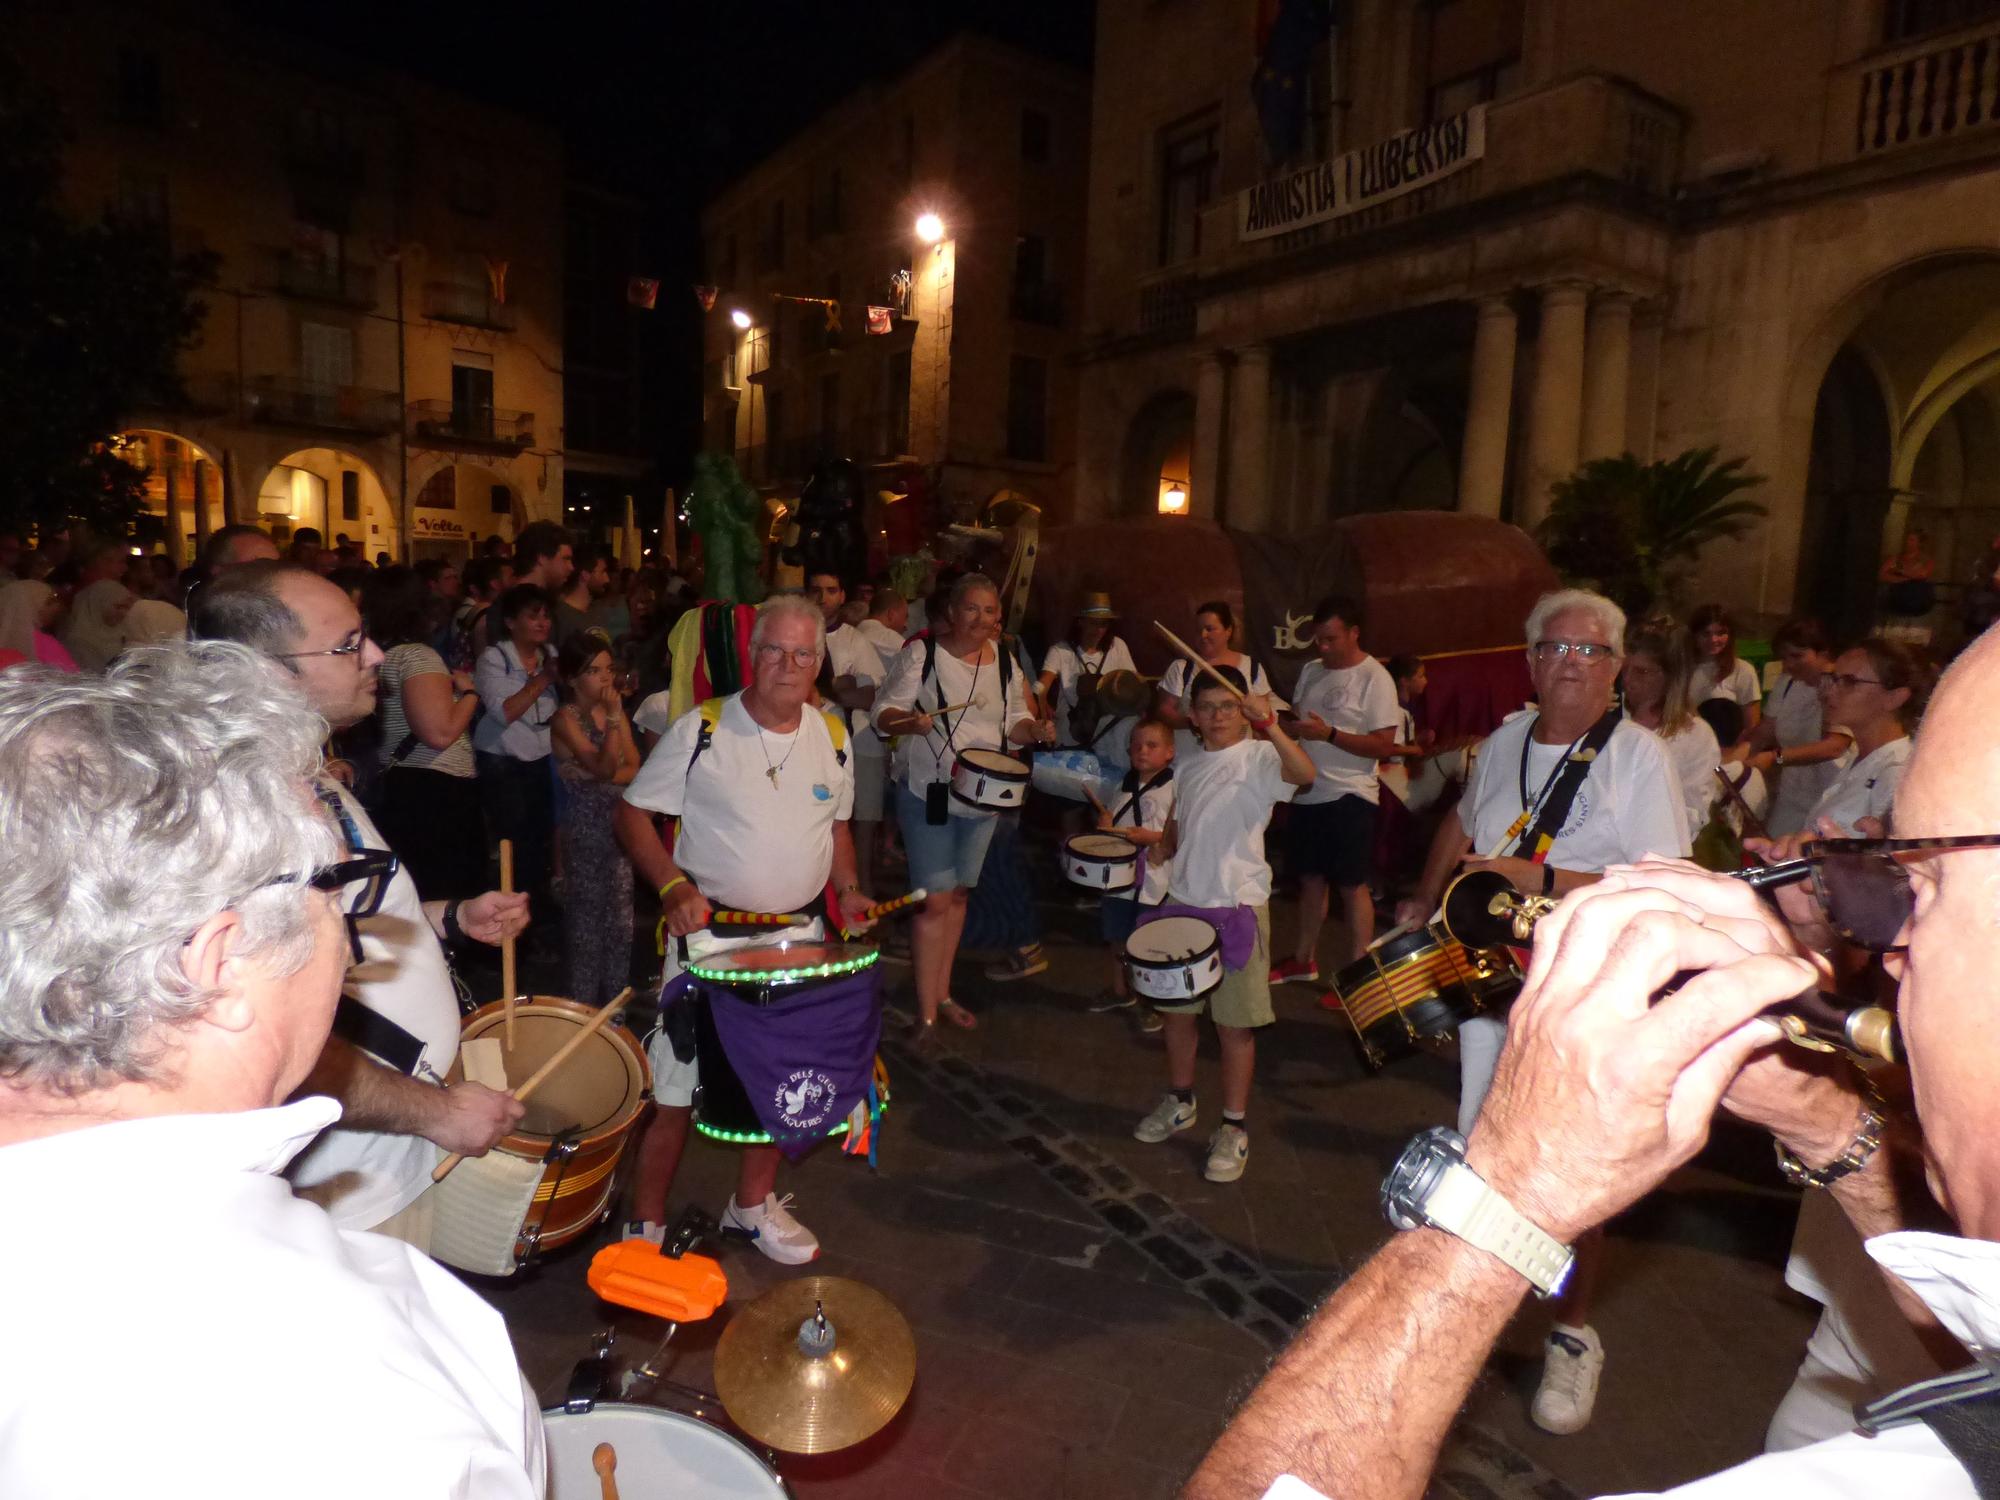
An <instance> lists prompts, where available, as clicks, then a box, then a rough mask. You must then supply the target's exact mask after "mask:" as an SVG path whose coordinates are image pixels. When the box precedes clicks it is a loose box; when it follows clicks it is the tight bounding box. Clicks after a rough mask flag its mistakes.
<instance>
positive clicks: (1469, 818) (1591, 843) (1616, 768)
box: [1396, 589, 1688, 1433]
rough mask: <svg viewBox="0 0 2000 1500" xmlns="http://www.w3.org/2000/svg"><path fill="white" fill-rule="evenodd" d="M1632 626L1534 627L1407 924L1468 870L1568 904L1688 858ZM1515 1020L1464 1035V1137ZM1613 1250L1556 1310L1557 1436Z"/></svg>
mask: <svg viewBox="0 0 2000 1500" xmlns="http://www.w3.org/2000/svg"><path fill="white" fill-rule="evenodd" d="M1624 641H1625V612H1624V611H1623V610H1621V609H1620V608H1619V607H1618V606H1617V605H1616V604H1614V603H1612V602H1611V601H1610V600H1609V599H1606V598H1605V597H1604V596H1603V595H1602V594H1593V593H1590V592H1588V591H1586V590H1583V589H1561V590H1558V591H1556V592H1554V593H1550V594H1544V595H1543V596H1542V597H1541V598H1540V599H1538V600H1536V601H1535V607H1534V609H1533V610H1531V611H1530V612H1529V614H1528V621H1527V643H1528V672H1529V675H1530V676H1531V677H1532V678H1533V680H1534V684H1535V700H1536V701H1535V703H1534V705H1533V706H1532V707H1529V708H1525V709H1523V710H1521V712H1519V713H1517V714H1514V715H1512V716H1511V717H1509V718H1508V719H1507V720H1506V721H1505V722H1503V723H1502V724H1501V725H1500V727H1499V728H1498V729H1496V730H1494V732H1493V733H1492V735H1491V736H1489V737H1488V739H1487V741H1486V743H1485V745H1484V746H1483V747H1482V748H1481V750H1480V753H1479V762H1478V765H1477V767H1476V768H1475V770H1474V771H1473V774H1472V780H1471V782H1470V783H1469V784H1468V785H1467V787H1466V789H1465V795H1464V796H1463V797H1462V798H1461V799H1460V800H1459V804H1458V815H1457V816H1456V817H1447V818H1446V819H1445V820H1444V821H1443V823H1441V824H1440V825H1439V826H1438V831H1437V837H1436V838H1435V839H1434V840H1433V841H1432V844H1431V850H1430V857H1429V858H1428V859H1427V860H1426V861H1425V862H1424V873H1423V880H1422V883H1421V885H1420V886H1419V888H1418V891H1417V894H1416V895H1415V896H1414V897H1413V898H1412V899H1410V900H1408V901H1404V902H1403V903H1401V904H1400V905H1399V906H1398V907H1397V909H1396V919H1397V921H1398V922H1406V921H1418V922H1422V921H1427V920H1429V918H1430V915H1431V913H1432V912H1434V911H1435V910H1436V909H1437V906H1438V903H1439V901H1440V900H1442V899H1443V896H1444V892H1445V887H1446V886H1447V884H1448V883H1449V882H1450V880H1451V877H1452V876H1453V875H1454V874H1456V873H1458V872H1459V871H1460V870H1461V869H1480V868H1484V869H1491V870H1495V871H1498V872H1499V873H1500V874H1502V875H1504V876H1506V877H1507V879H1508V880H1510V881H1512V882H1513V883H1514V885H1515V886H1517V887H1518V888H1519V889H1521V890H1523V891H1526V892H1529V893H1531V894H1540V895H1559V894H1564V893H1567V892H1569V891H1573V890H1577V889H1580V888H1581V887H1583V886H1585V885H1588V884H1590V883H1591V882H1593V881H1595V880H1596V879H1597V878H1598V876H1599V875H1600V874H1601V873H1602V871H1603V870H1604V868H1605V867H1606V866H1607V865H1612V864H1620V863H1624V864H1629V863H1631V862H1633V861H1634V860H1640V859H1644V858H1645V857H1646V856H1648V855H1651V854H1665V855H1685V854H1686V853H1687V852H1688V832H1687V820H1686V818H1685V817H1684V816H1683V814H1682V810H1681V794H1680V789H1679V783H1678V782H1677V781H1676V780H1675V779H1674V773H1673V769H1672V766H1671V764H1670V763H1669V762H1668V760H1667V753H1666V749H1665V747H1664V746H1663V745H1662V744H1661V743H1660V740H1659V737H1658V736H1657V735H1655V734H1654V733H1653V732H1652V731H1651V730H1649V729H1644V728H1641V727H1640V726H1639V725H1638V724H1635V723H1633V722H1632V721H1631V720H1630V719H1627V718H1625V717H1624V716H1623V715H1622V714H1621V713H1620V712H1619V710H1618V705H1617V702H1616V700H1615V697H1614V692H1613V690H1614V689H1615V688H1616V686H1617V683H1618V668H1619V663H1620V662H1621V661H1622V660H1623V659H1624ZM1506 1034H1507V1022H1506V1020H1505V1019H1504V1018H1501V1017H1493V1016H1475V1017H1473V1018H1472V1019H1470V1020H1468V1021H1466V1022H1465V1023H1464V1024H1463V1025H1461V1026H1460V1027H1459V1031H1458V1058H1459V1101H1458V1133H1459V1134H1460V1135H1461V1136H1463V1135H1469V1134H1471V1132H1472V1124H1473V1121H1474V1120H1476V1119H1478V1117H1479V1107H1480V1104H1481V1102H1482V1101H1483V1100H1484V1099H1485V1098H1486V1090H1487V1088H1488V1086H1489V1085H1491V1083H1492V1081H1493V1068H1494V1063H1495V1061H1496V1060H1497V1059H1498V1057H1499V1055H1500V1045H1501V1043H1502V1041H1503V1040H1504V1039H1505V1037H1506ZM1602 1249H1603V1238H1602V1236H1601V1235H1597V1234H1593V1235H1591V1236H1590V1237H1589V1238H1587V1239H1586V1240H1585V1241H1584V1242H1583V1243H1582V1244H1581V1245H1579V1246H1578V1247H1577V1268H1576V1271H1575V1273H1574V1274H1573V1275H1572V1276H1571V1277H1570V1282H1569V1287H1568V1290H1567V1291H1566V1293H1565V1295H1564V1297H1563V1299H1562V1300H1561V1301H1560V1302H1559V1303H1558V1304H1557V1306H1556V1321H1555V1326H1554V1327H1553V1328H1552V1329H1551V1330H1550V1332H1549V1336H1548V1341H1547V1343H1546V1344H1545V1345H1544V1346H1543V1349H1544V1353H1543V1363H1542V1379H1541V1384H1540V1386H1539V1388H1538V1389H1537V1390H1536V1392H1535V1399H1534V1403H1533V1406H1532V1407H1531V1409H1530V1410H1531V1415H1532V1416H1533V1417H1534V1420H1535V1423H1536V1425H1537V1426H1539V1427H1542V1428H1544V1429H1546V1430H1547V1431H1550V1432H1557V1433H1569V1432H1578V1431H1581V1430H1582V1429H1583V1427H1584V1426H1585V1425H1586V1424H1588V1423H1589V1421H1590V1414H1591V1410H1592V1408H1593V1407H1594V1406H1595V1404H1596V1401H1597V1382H1598V1377H1599V1375H1600V1374H1601V1372H1602V1371H1603V1368H1604V1345H1603V1343H1602V1341H1601V1340H1600V1339H1599V1338H1598V1335H1597V1331H1596V1330H1595V1329H1593V1328H1592V1327H1591V1326H1590V1324H1589V1322H1588V1319H1589V1316H1590V1297H1591V1293H1592V1291H1593V1289H1594V1288H1593V1284H1594V1282H1595V1280H1596V1272H1597V1266H1598V1262H1599V1259H1600V1256H1601V1253H1602Z"/></svg>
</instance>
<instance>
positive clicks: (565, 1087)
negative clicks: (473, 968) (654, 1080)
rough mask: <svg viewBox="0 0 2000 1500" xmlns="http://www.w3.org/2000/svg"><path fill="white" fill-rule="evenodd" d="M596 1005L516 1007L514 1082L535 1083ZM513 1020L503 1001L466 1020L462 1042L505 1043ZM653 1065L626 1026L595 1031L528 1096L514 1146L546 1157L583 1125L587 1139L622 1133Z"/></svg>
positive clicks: (554, 1002)
mask: <svg viewBox="0 0 2000 1500" xmlns="http://www.w3.org/2000/svg"><path fill="white" fill-rule="evenodd" d="M591 1015H592V1011H591V1009H590V1007H588V1006H585V1005H578V1004H577V1003H576V1002H575V1001H573V1000H559V999H556V998H555V997H553V996H548V995H537V996H536V997H535V998H534V999H533V1000H531V1001H529V1002H528V1003H527V1004H526V1005H517V1006H516V1007H515V1008H514V1045H513V1046H512V1047H510V1048H507V1050H506V1052H505V1054H504V1056H505V1060H506V1063H507V1078H508V1081H509V1082H510V1083H515V1084H521V1083H525V1082H527V1080H528V1075H529V1074H531V1073H533V1072H534V1071H535V1069H537V1068H539V1067H540V1066H541V1065H542V1064H543V1063H545V1062H547V1061H548V1060H549V1059H550V1058H552V1057H554V1056H555V1055H556V1053H557V1052H558V1051H560V1050H561V1048H562V1047H563V1045H564V1044H565V1043H567V1042H568V1041H569V1040H570V1039H571V1038H572V1037H574V1036H575V1035H576V1033H577V1031H578V1030H579V1029H580V1028H581V1027H583V1026H584V1025H585V1024H586V1023H587V1022H588V1021H589V1020H590V1018H591ZM506 1035H507V1029H506V1020H505V1017H504V1015H503V1013H502V1007H501V1005H500V1003H499V1002H498V1001H495V1002H494V1003H493V1004H491V1005H486V1006H482V1007H480V1009H478V1010H476V1011H474V1012H473V1013H472V1015H471V1016H469V1017H468V1018H467V1019H466V1022H465V1028H464V1031H463V1032H462V1033H461V1037H462V1039H463V1040H466V1041H470V1040H471V1039H472V1038H473V1037H478V1036H490V1037H493V1038H495V1039H497V1040H499V1041H500V1042H501V1043H502V1045H503V1046H504V1045H505V1041H506ZM646 1083H647V1079H646V1062H645V1058H644V1056H643V1055H642V1054H641V1053H640V1051H639V1044H638V1042H637V1041H636V1040H634V1039H633V1036H632V1034H631V1033H630V1032H628V1031H626V1030H624V1029H623V1028H622V1027H617V1026H607V1027H605V1028H603V1029H602V1030H600V1031H599V1032H597V1033H596V1035H594V1036H592V1037H591V1038H590V1039H589V1040H588V1041H586V1042H585V1043H584V1044H583V1045H582V1046H581V1047H579V1048H578V1049H577V1050H576V1051H575V1052H574V1053H572V1054H571V1056H570V1059H569V1061H568V1062H566V1063H564V1064H563V1065H562V1066H561V1067H560V1068H558V1069H557V1070H556V1071H555V1072H554V1073H553V1074H551V1075H550V1076H549V1078H548V1080H547V1081H546V1082H545V1083H543V1084H542V1086H541V1087H540V1088H538V1089H537V1090H536V1091H535V1093H534V1096H533V1097H532V1098H530V1099H529V1100H528V1105H527V1113H526V1114H524V1115H523V1116H522V1117H521V1123H520V1124H518V1125H516V1126H515V1127H514V1129H513V1130H512V1131H511V1132H510V1133H509V1134H508V1136H507V1141H508V1142H511V1143H516V1144H514V1146H513V1148H512V1149H515V1150H518V1151H520V1152H521V1153H523V1154H531V1155H536V1156H539V1155H540V1154H541V1153H542V1151H543V1149H544V1148H546V1146H547V1145H548V1142H549V1140H550V1139H551V1138H553V1137H554V1136H557V1135H560V1134H561V1133H562V1132H564V1131H566V1130H581V1131H582V1132H583V1134H584V1138H585V1139H586V1140H588V1139H590V1138H591V1137H594V1136H598V1135H601V1134H605V1133H607V1132H611V1131H615V1130H617V1129H618V1128H619V1127H620V1126H621V1125H623V1124H625V1123H626V1122H627V1121H629V1120H630V1119H631V1118H632V1117H633V1116H634V1115H636V1114H638V1112H639V1110H640V1107H641V1106H642V1105H643V1104H644V1103H645V1097H646Z"/></svg>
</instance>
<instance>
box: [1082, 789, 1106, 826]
mask: <svg viewBox="0 0 2000 1500" xmlns="http://www.w3.org/2000/svg"><path fill="white" fill-rule="evenodd" d="M1083 795H1084V796H1086V797H1088V798H1089V799H1090V805H1091V806H1092V807H1094V808H1096V809H1097V815H1098V816H1099V817H1100V818H1101V817H1103V816H1104V804H1103V803H1102V802H1099V801H1098V800H1097V793H1095V792H1093V791H1092V790H1091V789H1090V787H1089V786H1088V785H1086V786H1085V787H1084V789H1083Z"/></svg>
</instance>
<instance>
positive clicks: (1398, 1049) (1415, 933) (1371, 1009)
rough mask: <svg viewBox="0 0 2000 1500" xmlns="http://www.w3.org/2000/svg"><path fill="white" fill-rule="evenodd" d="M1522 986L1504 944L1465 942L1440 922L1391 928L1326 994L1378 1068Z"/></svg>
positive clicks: (1365, 1055) (1437, 1038)
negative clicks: (1474, 945)
mask: <svg viewBox="0 0 2000 1500" xmlns="http://www.w3.org/2000/svg"><path fill="white" fill-rule="evenodd" d="M1520 989H1521V966H1520V965H1519V964H1518V963H1516V962H1515V961H1514V955H1513V954H1512V953H1510V952H1508V951H1507V950H1506V949H1505V948H1468V947H1466V946H1465V944H1463V943H1461V942H1459V941H1458V939H1456V938H1454V937H1452V936H1451V935H1450V934H1449V933H1447V932H1446V931H1445V930H1444V927H1443V924H1441V923H1433V924H1431V925H1430V926H1428V927H1416V928H1412V929H1411V930H1409V931H1407V932H1400V933H1391V934H1389V936H1388V937H1386V938H1384V939H1383V940H1382V941H1381V942H1379V943H1377V944H1375V946H1374V947H1372V948H1370V949H1369V950H1368V951H1367V952H1366V953H1364V954H1362V955H1361V957H1359V958H1357V959H1356V960H1354V962H1353V963H1351V964H1348V965H1346V966H1345V967H1343V968H1341V969H1340V970H1339V971H1337V972H1336V973H1335V974H1334V976H1333V992H1332V994H1331V996H1330V997H1329V998H1330V999H1332V1000H1335V1001H1337V1002H1338V1003H1339V1007H1340V1010H1341V1013H1342V1014H1343V1015H1345V1016H1346V1017H1347V1019H1348V1022H1349V1024H1350V1025H1352V1026H1353V1028H1354V1035H1355V1039H1356V1040H1357V1041H1358V1042H1359V1043H1360V1046H1361V1056H1362V1059H1363V1060H1364V1061H1365V1062H1366V1063H1367V1064H1368V1066H1369V1067H1371V1068H1380V1067H1382V1066H1384V1065H1385V1064H1387V1063H1390V1062H1393V1061H1395V1060H1396V1059H1398V1058H1403V1057H1408V1056H1410V1055H1411V1054H1412V1053H1414V1052H1417V1051H1418V1050H1420V1049H1421V1048H1422V1047H1424V1046H1425V1045H1427V1044H1431V1043H1436V1042H1440V1041H1442V1040H1444V1039H1445V1038H1447V1037H1450V1036H1452V1035H1454V1034H1455V1033H1456V1032H1457V1031H1458V1028H1459V1026H1460V1025H1461V1024H1462V1023H1463V1022H1465V1021H1467V1020H1469V1019H1471V1018H1472V1017H1473V1016H1476V1015H1478V1014H1480V1013H1481V1012H1482V1011H1487V1010H1494V1009H1498V1008H1499V1007H1501V1006H1504V1005H1506V1004H1507V1003H1508V1002H1509V1001H1510V1000H1512V999H1513V998H1514V996H1515V995H1516V994H1518V993H1519V992H1520Z"/></svg>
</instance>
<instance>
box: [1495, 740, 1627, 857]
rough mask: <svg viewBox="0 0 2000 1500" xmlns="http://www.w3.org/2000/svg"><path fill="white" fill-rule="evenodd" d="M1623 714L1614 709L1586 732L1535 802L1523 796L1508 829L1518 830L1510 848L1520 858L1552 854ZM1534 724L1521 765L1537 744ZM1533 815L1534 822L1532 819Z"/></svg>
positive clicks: (1513, 832)
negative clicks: (1512, 846) (1585, 784)
mask: <svg viewBox="0 0 2000 1500" xmlns="http://www.w3.org/2000/svg"><path fill="white" fill-rule="evenodd" d="M1623 717H1624V715H1623V714H1622V713H1620V712H1619V710H1618V709H1616V708H1612V709H1611V710H1609V711H1608V712H1607V713H1606V714H1605V715H1604V717H1603V718H1601V719H1599V720H1598V721H1597V722H1596V723H1595V724H1593V725H1591V726H1590V728H1588V729H1586V730H1585V731H1584V732H1583V738H1582V739H1580V740H1578V741H1577V742H1576V744H1575V745H1574V746H1573V747H1571V749H1570V752H1569V754H1568V755H1566V756H1564V757H1563V761H1562V764H1561V765H1559V766H1557V767H1556V770H1555V773H1554V775H1552V776H1551V777H1550V778H1549V780H1548V782H1547V784H1546V785H1544V786H1543V788H1542V795H1541V796H1540V797H1538V798H1536V799H1535V800H1534V801H1533V802H1528V801H1527V799H1526V798H1525V797H1524V798H1523V799H1522V804H1523V805H1522V808H1521V816H1520V817H1519V818H1517V819H1515V821H1514V826H1513V827H1512V828H1509V829H1508V830H1507V832H1508V833H1509V834H1515V833H1519V834H1520V838H1519V840H1518V841H1517V842H1516V843H1515V845H1514V848H1513V850H1512V851H1511V852H1512V853H1513V855H1514V857H1515V858H1517V859H1531V860H1533V861H1534V862H1535V863H1536V864H1540V863H1542V861H1544V860H1546V859H1547V858H1548V857H1549V850H1550V849H1551V848H1552V847H1554V845H1555V841H1556V835H1557V834H1558V833H1560V832H1562V826H1563V820H1564V819H1565V818H1567V817H1568V816H1569V810H1570V807H1571V805H1572V804H1573V803H1574V802H1575V801H1576V794H1577V793H1578V792H1580V791H1582V790H1583V784H1584V782H1585V781H1586V780H1588V779H1589V776H1590V770H1591V767H1592V766H1594V765H1596V764H1597V757H1598V754H1599V753H1600V752H1601V751H1602V750H1603V749H1604V747H1605V745H1607V744H1608V743H1610V740H1611V734H1612V731H1613V730H1615V729H1616V728H1617V727H1618V721H1619V720H1620V719H1621V718H1623ZM1534 738H1535V729H1534V725H1532V724H1531V725H1529V726H1528V734H1527V738H1525V739H1523V740H1522V741H1521V764H1522V766H1523V767H1525V766H1526V765H1527V763H1528V747H1529V746H1530V745H1531V744H1533V743H1534ZM1531 818H1532V820H1533V821H1532V823H1531V822H1530V819H1531Z"/></svg>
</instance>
